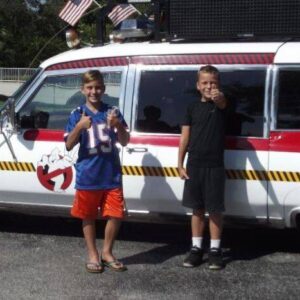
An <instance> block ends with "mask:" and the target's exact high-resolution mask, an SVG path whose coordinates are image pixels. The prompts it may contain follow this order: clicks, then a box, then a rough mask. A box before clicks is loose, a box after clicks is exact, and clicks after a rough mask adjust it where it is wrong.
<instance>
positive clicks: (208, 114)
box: [182, 100, 225, 167]
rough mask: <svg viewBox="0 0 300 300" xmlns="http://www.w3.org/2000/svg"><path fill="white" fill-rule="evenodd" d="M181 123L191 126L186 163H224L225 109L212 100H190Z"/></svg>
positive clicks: (199, 165)
mask: <svg viewBox="0 0 300 300" xmlns="http://www.w3.org/2000/svg"><path fill="white" fill-rule="evenodd" d="M182 125H188V126H190V127H191V131H190V139H189V145H188V152H189V156H188V164H190V165H193V166H197V167H221V166H223V165H224V141H225V111H224V110H222V109H219V108H218V107H217V106H216V105H215V104H214V103H213V102H212V101H209V102H201V101H200V100H198V101H196V102H192V103H190V104H189V106H188V107H187V111H186V115H185V118H184V120H183V123H182Z"/></svg>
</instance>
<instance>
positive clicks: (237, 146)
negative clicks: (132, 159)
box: [130, 135, 269, 151]
mask: <svg viewBox="0 0 300 300" xmlns="http://www.w3.org/2000/svg"><path fill="white" fill-rule="evenodd" d="M130 143H131V144H142V145H151V146H162V147H178V146H179V136H178V135H168V136H167V135H166V136H159V135H135V136H131V137H130ZM226 150H253V151H268V150H269V139H263V138H240V137H226Z"/></svg>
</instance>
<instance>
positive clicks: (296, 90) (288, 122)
mask: <svg viewBox="0 0 300 300" xmlns="http://www.w3.org/2000/svg"><path fill="white" fill-rule="evenodd" d="M299 82H300V70H280V71H279V78H278V104H277V126H276V127H277V128H278V129H300V84H299Z"/></svg>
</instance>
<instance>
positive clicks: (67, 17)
mask: <svg viewBox="0 0 300 300" xmlns="http://www.w3.org/2000/svg"><path fill="white" fill-rule="evenodd" d="M92 3H93V0H69V1H68V2H67V4H66V5H65V7H64V8H63V9H62V10H61V12H60V13H59V17H60V18H61V19H63V20H64V21H66V22H67V23H69V24H70V25H72V26H74V25H75V24H76V23H77V21H78V20H79V19H80V17H81V16H82V15H83V14H84V12H85V11H86V10H87V9H88V8H89V7H90V5H91V4H92Z"/></svg>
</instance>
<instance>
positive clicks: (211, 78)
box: [197, 72, 219, 100]
mask: <svg viewBox="0 0 300 300" xmlns="http://www.w3.org/2000/svg"><path fill="white" fill-rule="evenodd" d="M213 89H219V79H218V76H217V75H216V74H213V73H206V72H200V74H199V77H198V81H197V90H198V91H199V92H200V93H201V95H202V98H203V99H205V100H211V91H212V90H213Z"/></svg>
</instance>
